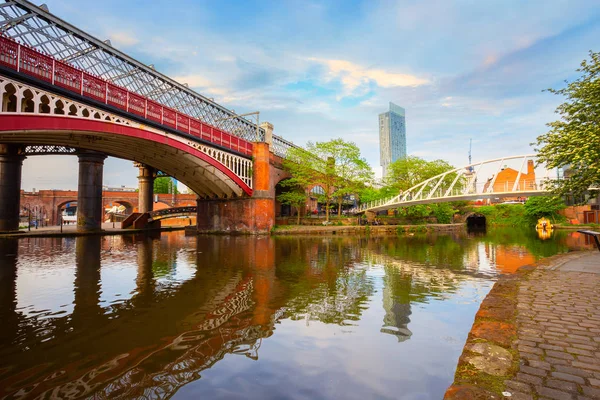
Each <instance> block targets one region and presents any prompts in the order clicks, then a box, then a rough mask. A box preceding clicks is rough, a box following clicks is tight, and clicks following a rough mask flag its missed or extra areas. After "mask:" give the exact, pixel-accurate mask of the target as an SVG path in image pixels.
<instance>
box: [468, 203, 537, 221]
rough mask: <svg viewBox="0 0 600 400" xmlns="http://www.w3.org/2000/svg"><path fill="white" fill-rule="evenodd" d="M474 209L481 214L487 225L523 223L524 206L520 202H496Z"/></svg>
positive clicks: (524, 219)
mask: <svg viewBox="0 0 600 400" xmlns="http://www.w3.org/2000/svg"><path fill="white" fill-rule="evenodd" d="M475 211H476V212H477V213H479V214H483V215H484V216H485V218H486V221H487V224H489V225H500V226H519V225H525V224H526V223H527V220H526V218H525V208H524V206H523V205H522V204H496V205H494V206H481V207H477V208H476V209H475Z"/></svg>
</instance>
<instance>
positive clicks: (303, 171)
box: [277, 147, 318, 224]
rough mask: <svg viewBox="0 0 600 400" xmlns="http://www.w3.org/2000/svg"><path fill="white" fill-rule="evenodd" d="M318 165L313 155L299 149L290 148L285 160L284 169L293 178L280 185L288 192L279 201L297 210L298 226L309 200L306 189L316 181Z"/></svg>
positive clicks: (280, 196)
mask: <svg viewBox="0 0 600 400" xmlns="http://www.w3.org/2000/svg"><path fill="white" fill-rule="evenodd" d="M317 163H318V160H316V159H315V157H314V156H313V155H312V154H310V153H308V152H307V151H306V150H304V149H301V148H298V147H292V148H290V149H289V150H288V153H287V157H286V158H285V159H284V160H283V168H284V169H285V170H286V171H287V172H288V173H289V174H290V175H291V178H289V179H286V180H284V181H281V182H280V183H279V185H280V186H282V187H283V188H285V189H287V190H286V191H284V192H283V193H282V194H280V195H279V196H277V200H279V201H280V202H282V203H283V204H289V205H291V206H292V207H295V208H296V210H297V211H298V221H297V222H298V224H299V223H300V208H301V207H303V206H304V205H306V200H307V199H308V195H307V192H306V189H307V188H308V187H309V186H311V185H312V184H313V182H314V181H315V179H316V172H315V168H316V164H317Z"/></svg>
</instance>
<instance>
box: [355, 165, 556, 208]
mask: <svg viewBox="0 0 600 400" xmlns="http://www.w3.org/2000/svg"><path fill="white" fill-rule="evenodd" d="M535 158H536V155H535V154H526V155H520V156H511V157H503V158H497V159H493V160H487V161H482V162H478V163H475V164H470V165H467V166H465V167H462V168H456V169H453V170H450V171H447V172H444V173H442V174H439V175H436V176H434V177H432V178H429V179H427V180H425V181H423V182H421V183H419V184H417V185H414V186H413V187H411V188H410V189H408V190H406V191H404V192H401V193H399V194H398V195H396V196H393V197H390V198H386V199H380V200H375V201H372V202H369V203H365V204H363V205H361V206H360V207H359V208H357V209H355V210H354V211H355V212H357V213H361V212H365V211H384V210H389V209H393V208H398V207H404V206H411V205H418V204H430V203H442V202H450V201H460V200H477V199H495V198H497V199H502V198H520V197H529V196H540V195H546V194H549V189H550V187H549V183H548V180H549V178H550V172H551V171H550V170H548V169H546V168H543V167H541V166H537V167H536V166H535ZM509 164H510V165H511V166H513V167H516V168H511V167H509V166H508V165H509ZM518 166H520V167H518ZM536 173H537V175H536Z"/></svg>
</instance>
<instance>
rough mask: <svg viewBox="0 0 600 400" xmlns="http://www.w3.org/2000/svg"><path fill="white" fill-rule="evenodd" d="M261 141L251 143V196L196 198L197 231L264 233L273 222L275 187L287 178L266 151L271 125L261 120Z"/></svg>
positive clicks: (274, 157) (269, 141)
mask: <svg viewBox="0 0 600 400" xmlns="http://www.w3.org/2000/svg"><path fill="white" fill-rule="evenodd" d="M261 127H263V128H265V133H266V135H265V142H258V143H254V145H253V154H252V159H253V164H252V188H253V193H252V196H251V197H241V198H234V199H198V200H197V205H198V214H197V229H198V232H199V233H245V234H265V233H269V232H270V231H271V228H273V226H274V225H275V186H276V185H277V183H278V182H279V181H280V180H282V179H285V178H287V177H288V175H287V173H286V172H285V171H284V170H283V168H282V167H281V161H282V160H281V159H280V158H279V157H278V156H276V155H274V154H273V153H272V152H271V151H270V147H271V142H272V140H271V137H272V132H273V125H271V124H269V123H264V124H262V125H261Z"/></svg>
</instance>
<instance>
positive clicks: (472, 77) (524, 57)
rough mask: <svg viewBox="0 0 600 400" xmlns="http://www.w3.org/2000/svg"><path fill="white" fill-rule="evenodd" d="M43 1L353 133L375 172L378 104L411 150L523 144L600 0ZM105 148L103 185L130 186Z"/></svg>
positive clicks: (307, 125)
mask: <svg viewBox="0 0 600 400" xmlns="http://www.w3.org/2000/svg"><path fill="white" fill-rule="evenodd" d="M45 2H46V4H47V5H48V6H49V8H50V11H51V12H52V13H54V14H56V15H57V16H59V17H61V18H63V19H64V20H66V21H68V22H70V23H72V24H74V25H76V26H78V27H79V28H81V29H83V30H86V31H88V32H89V33H91V34H93V35H94V36H97V37H98V38H100V39H110V40H111V42H112V44H113V46H115V47H117V48H119V49H120V50H122V51H124V52H126V53H128V54H130V55H132V56H133V57H135V58H137V59H138V60H140V61H142V62H144V63H146V64H154V65H155V67H156V69H157V70H159V71H161V72H163V73H165V74H167V75H169V76H171V77H173V78H175V79H176V80H178V81H180V82H185V83H188V84H189V85H190V87H193V88H194V89H195V90H197V91H198V92H200V93H202V94H203V95H205V96H207V97H213V98H214V99H215V101H217V102H218V103H221V104H223V105H224V106H226V107H228V108H232V109H234V110H235V111H236V112H238V113H243V112H248V111H255V110H259V111H260V112H261V120H263V121H269V122H271V123H272V124H273V125H274V126H275V133H276V134H278V135H280V136H283V137H284V138H286V139H288V140H292V141H293V142H294V143H296V144H300V145H303V144H304V143H306V141H308V140H312V141H324V140H328V139H331V138H336V137H342V138H344V139H346V140H351V141H354V142H355V143H356V144H357V145H359V147H360V148H361V150H362V153H363V155H364V156H365V157H366V158H367V160H368V161H369V163H370V164H371V166H372V167H373V169H374V170H375V171H376V174H381V172H380V171H381V168H380V166H379V136H378V119H377V115H378V114H379V113H381V112H384V111H386V110H387V107H388V102H390V101H393V102H394V103H396V104H398V105H400V106H402V107H404V108H405V109H406V125H407V148H408V153H409V154H411V155H416V156H420V157H423V158H425V159H428V160H432V159H437V158H441V159H445V160H447V161H449V162H450V163H452V164H454V165H455V166H457V167H459V166H462V165H465V164H467V161H468V147H469V139H470V138H472V139H473V160H474V161H479V160H485V159H490V158H496V157H502V156H505V155H517V154H523V153H530V152H532V148H531V146H530V143H531V142H533V141H534V140H535V138H536V137H537V136H538V135H539V134H541V133H544V132H545V131H546V129H547V128H546V126H545V124H546V123H547V122H550V121H552V120H553V119H555V118H556V115H555V114H554V109H555V108H556V106H557V105H558V104H559V103H560V102H561V99H560V98H559V97H557V96H555V95H552V94H550V93H547V92H542V90H543V89H546V88H549V87H555V88H556V87H560V86H561V85H563V84H564V80H565V79H566V80H572V79H575V78H576V77H577V74H576V72H575V70H576V68H577V67H578V66H579V63H580V62H581V61H582V60H583V59H584V58H586V57H587V54H588V51H589V50H594V51H600V41H599V40H598V38H600V2H598V1H592V0H588V1H576V0H569V1H562V0H556V1H552V0H546V1H526V2H525V1H521V0H518V1H509V0H498V1H491V0H486V1H448V0H423V1H417V0H412V1H373V0H371V1H350V0H347V1H328V2H325V1H323V2H316V1H307V0H303V1H281V0H280V1H272V2H267V1H250V0H246V1H226V2H222V1H197V0H169V1H168V2H166V1H160V2H159V1H152V0H145V1H140V0H127V1H123V0H121V1H116V0H103V1H101V2H99V1H90V0H78V1H64V0H45ZM52 161H53V165H54V167H55V168H53V170H55V171H56V172H55V173H54V172H53V173H50V172H51V171H49V170H48V160H47V159H46V160H45V161H44V160H43V158H38V159H35V158H34V157H32V158H30V159H28V160H26V161H25V163H24V177H23V188H24V189H26V190H29V189H31V188H32V187H36V188H38V189H43V188H65V189H69V188H72V189H74V188H76V182H77V178H76V177H77V160H76V158H75V157H71V158H68V157H54V158H53V159H52ZM136 172H137V171H136V170H135V169H134V168H133V166H132V164H131V162H128V161H122V160H115V159H108V160H107V162H106V167H105V176H104V182H105V184H108V185H111V186H116V185H127V186H136V185H137V180H136V175H137V174H136Z"/></svg>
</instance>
